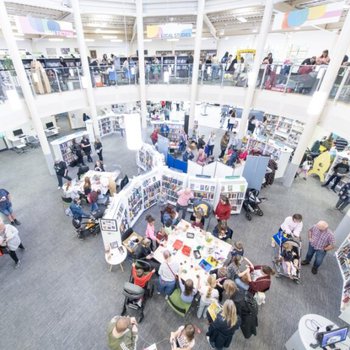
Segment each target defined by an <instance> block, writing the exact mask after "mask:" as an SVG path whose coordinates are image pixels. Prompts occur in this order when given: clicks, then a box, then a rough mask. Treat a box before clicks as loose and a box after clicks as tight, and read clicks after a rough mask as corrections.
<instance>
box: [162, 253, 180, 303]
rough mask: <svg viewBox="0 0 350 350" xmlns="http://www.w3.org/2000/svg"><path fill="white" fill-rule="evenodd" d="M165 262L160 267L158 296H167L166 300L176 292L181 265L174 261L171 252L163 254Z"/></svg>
mask: <svg viewBox="0 0 350 350" xmlns="http://www.w3.org/2000/svg"><path fill="white" fill-rule="evenodd" d="M163 258H164V261H163V262H162V263H161V264H160V267H159V271H158V274H159V281H158V294H161V293H162V294H165V298H166V299H168V296H169V295H170V294H171V293H172V292H173V291H174V289H175V286H176V279H177V274H178V273H179V268H180V266H179V264H178V262H177V261H175V260H172V258H171V254H170V252H169V250H164V252H163Z"/></svg>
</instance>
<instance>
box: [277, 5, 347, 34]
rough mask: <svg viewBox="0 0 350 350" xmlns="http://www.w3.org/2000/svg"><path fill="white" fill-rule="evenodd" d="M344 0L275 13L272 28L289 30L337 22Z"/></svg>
mask: <svg viewBox="0 0 350 350" xmlns="http://www.w3.org/2000/svg"><path fill="white" fill-rule="evenodd" d="M343 6H344V1H342V2H336V3H331V4H327V5H321V6H314V7H306V8H303V9H301V10H295V11H290V12H286V13H278V14H276V15H275V18H274V21H273V25H272V30H288V29H291V28H295V27H306V26H315V25H320V24H327V23H337V22H339V20H340V16H341V14H342V12H343Z"/></svg>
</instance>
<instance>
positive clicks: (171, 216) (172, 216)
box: [163, 205, 179, 226]
mask: <svg viewBox="0 0 350 350" xmlns="http://www.w3.org/2000/svg"><path fill="white" fill-rule="evenodd" d="M168 220H171V224H172V226H176V225H177V224H178V222H179V213H178V212H177V211H176V210H175V209H174V207H173V206H171V205H167V206H166V207H165V209H164V214H163V222H167V221H168Z"/></svg>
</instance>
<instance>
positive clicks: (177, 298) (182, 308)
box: [167, 288, 191, 317]
mask: <svg viewBox="0 0 350 350" xmlns="http://www.w3.org/2000/svg"><path fill="white" fill-rule="evenodd" d="M167 303H168V304H169V306H170V307H171V308H172V309H173V310H174V311H175V312H176V313H177V314H178V315H180V316H181V317H185V316H186V315H187V313H188V311H189V310H190V308H191V304H188V303H184V302H183V301H182V299H181V290H180V289H179V288H176V289H175V290H174V291H173V293H172V294H171V295H170V296H169V298H168V300H167Z"/></svg>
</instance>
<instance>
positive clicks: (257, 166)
mask: <svg viewBox="0 0 350 350" xmlns="http://www.w3.org/2000/svg"><path fill="white" fill-rule="evenodd" d="M269 160H270V158H269V157H261V156H248V157H247V160H246V162H245V165H244V169H243V177H244V178H245V179H246V180H247V182H248V187H249V188H254V189H256V190H258V191H260V190H261V185H262V183H263V181H264V177H265V174H266V169H267V165H268V163H269Z"/></svg>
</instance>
